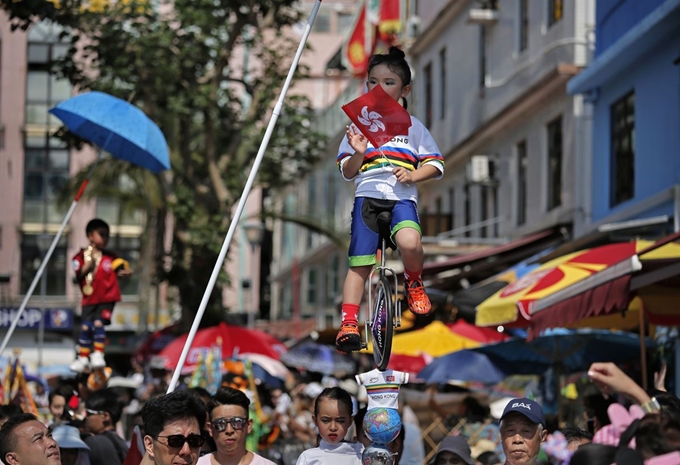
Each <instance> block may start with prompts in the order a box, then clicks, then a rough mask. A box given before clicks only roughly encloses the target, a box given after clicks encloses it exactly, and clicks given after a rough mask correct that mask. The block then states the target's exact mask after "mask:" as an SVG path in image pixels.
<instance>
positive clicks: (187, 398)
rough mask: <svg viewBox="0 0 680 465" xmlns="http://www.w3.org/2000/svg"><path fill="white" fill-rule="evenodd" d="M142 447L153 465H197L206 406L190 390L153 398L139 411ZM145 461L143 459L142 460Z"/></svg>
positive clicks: (202, 440)
mask: <svg viewBox="0 0 680 465" xmlns="http://www.w3.org/2000/svg"><path fill="white" fill-rule="evenodd" d="M142 420H143V421H144V430H145V432H146V434H145V436H144V447H145V449H146V452H147V455H148V456H149V457H150V458H151V460H153V463H154V464H155V465H171V464H182V465H196V462H197V461H198V455H199V452H200V450H201V446H202V445H203V442H204V439H203V436H201V426H202V425H204V424H205V405H204V404H203V402H202V401H201V400H200V399H199V398H198V396H196V394H194V393H193V392H191V391H176V392H171V393H170V394H167V395H164V396H161V397H156V398H154V399H151V400H150V401H149V402H147V403H146V404H145V405H144V407H143V408H142ZM145 460H146V459H145Z"/></svg>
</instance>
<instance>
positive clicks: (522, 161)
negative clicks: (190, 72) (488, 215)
mask: <svg viewBox="0 0 680 465" xmlns="http://www.w3.org/2000/svg"><path fill="white" fill-rule="evenodd" d="M515 150H516V152H517V226H521V225H523V224H524V223H525V222H526V221H527V167H528V166H527V141H525V140H523V141H521V142H518V143H517V145H516V147H515Z"/></svg>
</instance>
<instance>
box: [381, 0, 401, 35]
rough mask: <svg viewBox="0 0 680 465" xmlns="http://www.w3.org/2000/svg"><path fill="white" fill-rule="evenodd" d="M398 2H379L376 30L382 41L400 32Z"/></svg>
mask: <svg viewBox="0 0 680 465" xmlns="http://www.w3.org/2000/svg"><path fill="white" fill-rule="evenodd" d="M400 3H401V1H400V0H381V2H380V23H379V24H378V30H379V31H380V36H381V38H382V39H383V40H388V37H393V36H395V35H396V34H398V33H399V32H401V14H400V11H399V7H400Z"/></svg>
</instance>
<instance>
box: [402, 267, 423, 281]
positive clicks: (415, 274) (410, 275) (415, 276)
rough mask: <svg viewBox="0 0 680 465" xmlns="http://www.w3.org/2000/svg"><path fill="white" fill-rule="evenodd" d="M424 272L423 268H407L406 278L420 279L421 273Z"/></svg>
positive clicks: (411, 279)
mask: <svg viewBox="0 0 680 465" xmlns="http://www.w3.org/2000/svg"><path fill="white" fill-rule="evenodd" d="M422 272H423V270H422V268H421V269H420V270H418V271H409V270H407V269H404V280H405V281H415V280H417V279H420V273H422Z"/></svg>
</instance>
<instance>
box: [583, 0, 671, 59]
mask: <svg viewBox="0 0 680 465" xmlns="http://www.w3.org/2000/svg"><path fill="white" fill-rule="evenodd" d="M663 2H664V0H597V10H596V13H595V21H596V24H597V42H596V43H595V56H598V55H600V54H601V53H602V52H603V51H604V50H606V49H608V48H609V47H610V46H611V45H612V44H613V43H614V42H616V41H617V40H618V39H619V38H620V37H621V36H622V35H624V34H625V33H626V32H628V31H629V30H630V29H631V28H632V27H633V26H635V25H636V24H637V23H638V22H640V20H641V19H642V18H644V17H645V16H647V15H648V14H649V13H651V12H652V11H653V10H654V9H655V8H656V7H658V6H659V5H661V4H662V3H663Z"/></svg>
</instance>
